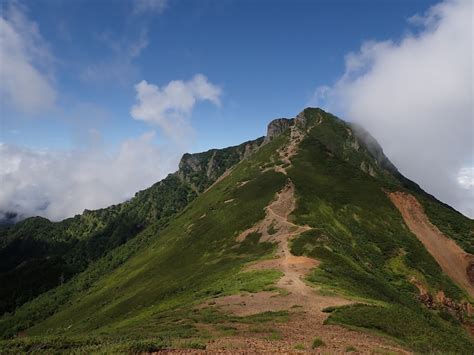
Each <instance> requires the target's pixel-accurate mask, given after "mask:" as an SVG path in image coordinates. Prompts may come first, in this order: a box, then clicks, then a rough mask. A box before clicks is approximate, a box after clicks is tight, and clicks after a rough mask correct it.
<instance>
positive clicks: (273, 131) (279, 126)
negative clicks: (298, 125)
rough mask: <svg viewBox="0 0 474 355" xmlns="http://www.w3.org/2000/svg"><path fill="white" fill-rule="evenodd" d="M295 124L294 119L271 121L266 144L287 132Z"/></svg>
mask: <svg viewBox="0 0 474 355" xmlns="http://www.w3.org/2000/svg"><path fill="white" fill-rule="evenodd" d="M294 124H295V119H294V118H277V119H274V120H273V121H271V122H270V123H269V124H268V126H267V135H266V136H265V140H264V142H263V143H264V144H265V143H268V142H270V141H271V140H272V139H273V138H274V137H276V136H278V135H280V134H281V133H283V132H284V131H286V130H287V129H288V128H289V127H291V126H293V125H294Z"/></svg>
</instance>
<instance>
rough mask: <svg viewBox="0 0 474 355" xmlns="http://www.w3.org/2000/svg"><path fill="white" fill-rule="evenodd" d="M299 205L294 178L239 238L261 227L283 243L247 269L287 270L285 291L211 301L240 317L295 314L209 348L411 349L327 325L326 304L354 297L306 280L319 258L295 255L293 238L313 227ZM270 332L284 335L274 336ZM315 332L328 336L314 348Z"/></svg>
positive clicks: (290, 350)
mask: <svg viewBox="0 0 474 355" xmlns="http://www.w3.org/2000/svg"><path fill="white" fill-rule="evenodd" d="M294 207H295V199H294V186H293V184H292V183H291V182H289V183H288V184H287V185H286V186H285V187H284V188H283V190H282V191H281V192H280V193H278V194H277V197H276V199H275V200H274V201H273V202H272V203H271V204H270V205H269V206H268V207H267V208H266V216H265V218H264V219H263V220H262V221H260V222H259V223H257V224H256V225H255V226H253V227H252V228H250V229H249V230H247V231H245V232H243V233H241V234H240V235H239V236H238V237H237V239H238V240H240V241H242V240H244V239H245V237H246V236H247V235H248V234H249V233H251V232H259V233H262V237H261V241H271V242H275V243H278V249H277V253H276V257H275V258H274V259H270V260H263V261H260V262H257V263H253V264H250V265H248V267H247V270H262V269H277V270H280V271H282V272H283V274H284V276H283V277H282V278H281V279H280V280H279V281H278V283H277V286H278V288H280V289H281V290H282V291H281V292H278V291H272V292H270V291H265V292H259V293H254V294H239V295H231V296H226V297H221V298H217V299H213V300H212V302H210V303H209V304H208V306H213V307H217V308H218V309H220V310H222V311H224V312H228V313H231V314H234V315H237V316H249V315H254V314H259V313H263V312H267V311H273V312H274V311H283V310H286V311H288V312H289V315H290V316H289V320H288V321H287V322H268V323H264V324H262V325H261V327H264V328H265V329H267V331H266V332H265V331H263V332H257V331H255V330H252V328H251V327H250V326H243V328H242V326H241V327H240V328H242V329H239V332H238V334H237V335H233V336H224V337H218V338H217V339H214V340H212V341H211V342H209V343H208V344H207V350H206V352H209V353H215V352H218V353H221V352H227V351H228V352H229V353H240V354H247V353H261V352H266V353H296V350H295V349H294V347H295V345H296V344H302V345H303V346H304V347H305V349H306V351H312V352H324V353H335V352H338V353H340V352H344V351H345V349H346V348H348V347H355V348H356V349H357V350H358V351H359V352H363V353H369V352H379V351H380V352H383V353H387V352H395V353H408V352H407V351H406V350H404V349H402V348H400V347H398V346H396V345H393V344H391V343H390V342H389V341H388V340H385V339H383V338H380V337H377V336H375V335H372V334H367V333H363V332H359V331H354V330H349V329H347V328H344V327H342V326H337V325H324V321H325V320H326V318H327V317H328V314H327V313H324V312H323V310H324V309H325V308H327V307H334V306H336V307H337V306H343V305H347V304H351V303H352V302H351V301H350V300H347V299H344V298H342V297H339V296H326V295H322V294H319V293H318V292H317V291H316V290H315V289H313V288H312V287H310V286H309V285H307V284H306V283H305V281H304V280H303V278H304V277H305V276H306V275H307V274H308V273H309V272H310V271H311V269H313V268H314V267H317V266H318V264H319V263H318V261H317V260H314V259H311V258H307V257H304V256H295V255H292V254H291V252H290V249H289V245H288V243H289V241H290V240H291V239H292V238H293V237H295V236H297V235H298V234H300V233H302V232H304V231H306V230H308V229H310V227H308V226H298V225H295V224H294V223H292V222H290V221H289V220H288V216H289V214H290V213H291V212H292V211H293V209H294ZM269 226H273V229H275V230H276V232H275V233H272V234H270V233H268V227H269ZM245 327H247V329H246V328H245ZM265 329H264V330H265ZM270 330H271V331H270ZM269 332H272V334H277V335H278V336H276V338H273V339H272V338H269ZM315 337H319V338H320V339H322V340H323V341H324V343H325V346H324V347H321V348H318V349H314V350H312V349H311V344H312V341H313V339H314V338H315Z"/></svg>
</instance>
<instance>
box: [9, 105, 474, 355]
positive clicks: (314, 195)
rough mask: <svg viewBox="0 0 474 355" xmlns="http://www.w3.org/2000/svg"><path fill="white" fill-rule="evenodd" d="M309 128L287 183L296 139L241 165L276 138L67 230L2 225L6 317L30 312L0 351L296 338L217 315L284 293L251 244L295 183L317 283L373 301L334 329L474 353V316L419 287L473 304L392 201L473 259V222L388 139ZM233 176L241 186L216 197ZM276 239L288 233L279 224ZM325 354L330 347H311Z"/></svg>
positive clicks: (201, 162)
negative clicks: (287, 155) (288, 147)
mask: <svg viewBox="0 0 474 355" xmlns="http://www.w3.org/2000/svg"><path fill="white" fill-rule="evenodd" d="M305 116H306V121H305V122H304V123H303V124H304V125H305V126H306V128H308V127H310V126H311V125H312V124H313V123H315V122H320V119H321V118H322V120H321V122H320V123H319V124H318V125H317V126H316V127H315V128H313V129H311V130H310V131H309V133H308V134H307V136H306V137H305V138H304V139H303V141H302V142H301V144H300V148H299V151H298V154H297V155H296V156H294V157H293V158H292V166H288V165H286V167H287V173H288V176H286V175H285V174H282V173H278V172H275V171H274V170H272V169H268V170H265V169H266V168H270V167H272V166H274V165H275V164H278V163H280V164H281V161H279V155H278V153H277V149H278V148H279V147H280V146H281V145H282V144H284V143H285V142H287V140H288V137H289V134H288V132H285V133H283V134H281V135H280V136H277V137H275V138H274V139H272V140H271V142H270V143H268V144H266V145H265V146H262V147H261V148H260V149H258V150H257V151H256V152H255V153H253V154H252V155H251V156H250V157H248V159H243V160H242V158H243V156H244V155H245V152H246V151H248V149H251V150H252V149H253V148H255V147H256V145H258V144H260V143H259V142H261V140H260V141H258V140H257V141H253V142H247V143H245V144H242V145H240V146H237V147H231V148H228V149H224V150H211V151H208V152H205V153H199V154H194V155H185V156H184V157H183V160H182V162H181V164H180V171H179V172H178V173H177V174H174V175H170V176H168V178H166V179H164V180H163V181H162V182H160V183H157V184H155V185H154V186H152V187H151V188H150V189H147V190H144V191H141V192H139V193H137V194H136V196H135V197H134V198H133V199H131V200H130V201H128V202H126V203H124V204H120V205H116V206H112V207H110V208H108V209H103V210H99V211H87V212H85V213H84V214H82V215H80V216H76V217H74V218H72V219H68V220H65V221H63V222H60V223H52V222H50V221H48V220H45V219H42V218H33V219H28V220H26V221H24V222H22V223H20V224H18V225H15V226H7V227H1V228H0V243H2V244H1V245H0V282H1V284H2V285H4V284H7V285H9V287H8V288H5V289H2V290H1V291H0V292H1V293H0V296H1V297H0V299H1V300H2V301H1V302H3V303H0V307H3V308H2V309H4V310H9V311H12V310H13V309H15V308H16V310H15V312H11V313H5V314H4V315H3V316H2V317H1V318H0V334H1V336H2V337H3V338H12V337H14V336H15V335H17V334H18V333H21V332H25V333H26V335H28V336H27V337H24V338H23V337H19V338H15V339H10V340H4V341H2V342H0V352H1V353H18V352H34V353H41V352H44V353H55V352H64V351H65V352H68V351H70V352H73V351H77V352H85V353H94V352H98V351H100V352H110V353H117V352H119V353H120V352H126V353H140V352H151V351H157V350H159V349H165V348H168V347H173V348H176V347H186V348H193V349H205V344H206V342H207V341H208V340H209V339H210V338H211V337H212V336H213V335H211V334H214V333H212V332H209V331H206V330H204V329H206V326H207V328H209V326H210V325H212V326H213V327H214V330H215V332H216V333H219V334H223V335H233V334H236V333H237V332H240V331H241V330H238V329H241V327H242V325H246V326H245V327H247V328H248V329H253V330H254V331H255V332H256V333H262V334H261V336H262V337H265V338H267V339H270V340H279V339H281V334H280V333H279V332H278V331H277V330H275V329H273V328H271V327H268V325H269V324H273V323H275V322H287V321H288V319H289V316H290V315H289V313H288V312H287V311H280V312H264V313H260V314H255V315H251V316H247V317H237V316H233V315H230V314H226V313H223V312H220V311H218V310H217V309H216V308H215V307H211V305H213V304H216V301H215V300H214V299H215V298H218V297H222V296H226V295H231V294H238V293H243V294H244V296H243V297H242V300H243V301H245V295H246V294H247V293H254V292H259V291H262V290H275V284H276V282H277V280H278V279H279V278H280V277H281V276H282V274H281V273H280V272H279V271H275V270H258V271H244V266H245V265H246V264H248V263H250V262H255V261H257V260H261V259H264V258H269V257H271V256H272V255H273V253H274V251H275V245H274V244H272V243H268V242H264V243H260V242H259V240H260V237H261V235H260V234H259V233H250V234H249V235H247V236H246V238H245V240H244V241H243V242H241V243H239V242H237V241H236V237H237V236H238V235H239V234H240V233H241V232H242V231H245V230H247V229H248V228H250V227H251V226H253V225H254V224H255V223H256V222H258V221H259V220H261V219H262V218H263V217H264V216H265V210H264V208H265V207H266V206H267V205H268V204H269V203H270V202H271V201H272V199H273V198H274V196H275V193H276V192H278V191H280V190H281V189H282V187H283V186H285V185H286V184H287V182H288V178H290V179H291V181H292V182H293V183H294V185H295V193H296V198H297V208H296V210H295V211H294V212H293V214H292V216H290V217H291V219H292V221H294V223H296V224H299V225H308V226H310V227H312V229H311V230H309V231H307V232H305V233H302V234H301V235H299V236H298V237H297V238H295V239H294V240H293V241H292V245H291V251H292V253H293V254H295V255H306V256H308V257H313V258H316V259H318V260H319V261H320V262H321V264H320V266H319V267H318V268H317V269H315V270H314V271H313V272H312V273H311V274H310V275H309V276H308V281H309V282H310V283H313V284H315V285H318V286H319V287H321V290H322V291H321V292H327V293H331V292H332V293H340V294H343V295H346V296H347V297H351V298H352V299H355V300H361V301H363V302H364V304H357V305H351V306H345V307H340V308H335V307H330V308H327V309H325V311H326V312H328V313H329V318H328V319H327V323H328V324H342V325H346V326H349V327H354V328H360V329H367V330H370V331H373V332H377V333H380V334H383V335H385V336H389V337H392V338H393V339H395V340H397V341H399V342H401V343H402V344H403V345H405V346H407V347H409V348H411V349H413V350H415V351H419V352H456V353H472V352H473V351H474V344H473V342H472V339H471V338H470V337H469V335H468V334H467V332H466V331H465V330H464V328H463V326H462V325H461V322H460V319H461V318H462V317H460V316H459V314H454V313H453V312H452V311H451V310H450V309H444V308H442V309H437V310H429V309H427V308H426V307H425V306H423V305H422V304H421V303H420V301H419V300H418V289H417V288H416V286H415V285H414V284H413V283H412V282H411V281H410V280H411V279H412V278H415V279H416V280H417V282H419V283H420V284H421V285H423V287H424V288H425V289H426V290H427V291H428V292H430V293H431V294H433V295H434V294H436V293H437V292H438V291H443V292H444V293H445V295H446V296H447V297H449V298H450V299H451V300H452V301H453V302H455V303H461V302H466V301H467V302H469V301H471V300H469V298H468V297H467V295H466V294H465V292H464V291H463V290H461V289H460V288H459V287H457V286H456V285H455V284H454V283H453V282H452V281H451V280H450V279H449V278H448V277H447V276H446V275H444V274H443V273H442V271H441V269H440V267H439V266H438V264H437V263H436V262H435V260H434V259H433V258H432V257H431V255H430V254H429V253H428V252H427V251H426V250H425V248H424V247H423V245H422V244H421V243H420V242H419V241H418V239H417V238H416V237H415V236H414V235H412V234H411V233H410V232H409V231H408V229H407V228H406V227H405V226H404V223H403V219H402V217H401V215H400V213H399V212H398V210H397V209H396V208H395V207H394V206H393V204H392V203H391V202H390V200H389V199H388V198H387V196H386V193H385V192H384V191H387V190H388V191H391V190H394V189H397V190H405V191H409V192H411V193H413V194H415V195H416V196H417V198H418V199H419V200H420V202H421V203H422V204H423V206H424V208H425V210H426V212H427V214H428V216H429V217H430V219H431V220H432V221H433V223H434V224H436V225H437V226H438V228H440V229H441V230H442V231H443V232H444V233H446V234H447V235H449V236H450V237H451V238H453V239H454V240H456V241H457V242H458V243H459V244H460V245H461V246H463V247H464V248H465V249H466V250H467V251H470V250H472V248H473V244H472V243H473V242H472V240H473V238H472V235H473V234H472V233H473V232H472V231H473V224H472V221H471V220H469V219H466V218H464V217H463V216H462V215H460V214H457V213H456V212H455V211H453V210H451V209H450V208H449V207H446V206H444V205H442V204H440V203H438V202H437V201H436V200H434V199H433V198H431V197H429V196H428V195H427V194H424V193H423V192H422V191H421V189H419V187H416V184H414V183H412V182H410V181H409V180H408V179H405V178H403V177H402V176H401V175H400V174H399V173H398V172H396V169H395V168H394V167H393V166H391V165H390V162H389V161H388V160H387V159H386V158H385V156H384V155H383V153H382V152H381V149H380V147H379V146H378V145H377V144H376V142H374V141H372V142H369V143H367V144H362V143H360V142H359V141H358V140H357V139H356V136H355V133H354V132H353V131H352V130H351V129H352V126H350V125H348V124H346V123H344V122H343V121H341V120H339V119H337V118H335V117H334V116H332V115H329V114H327V113H325V112H324V111H322V110H318V109H307V110H305ZM248 147H250V148H248ZM231 166H233V170H232V173H231V174H229V175H228V176H226V177H225V178H223V179H222V180H221V181H219V182H218V183H216V184H215V185H213V186H212V187H211V188H209V187H210V186H211V185H212V183H213V182H214V181H215V180H216V179H217V178H218V177H219V176H220V175H221V174H222V173H223V172H224V171H225V170H226V169H228V168H229V167H231ZM243 182H245V184H243ZM208 188H209V189H208ZM203 191H205V193H201V192H203ZM229 200H232V203H226V201H227V202H228V201H229ZM267 232H268V233H269V234H274V233H276V232H277V231H276V229H275V226H274V225H270V226H269V228H268V230H267ZM71 250H73V251H71ZM22 258H23V259H22ZM35 271H36V272H37V274H36V278H35ZM38 273H39V275H40V276H41V277H38ZM38 279H41V283H38V281H37V280H38ZM16 280H18V283H16ZM20 280H21V282H20ZM32 290H35V291H32ZM38 294H40V295H39V296H38ZM12 295H16V296H14V297H13V296H12ZM29 300H30V301H29ZM27 301H29V302H27ZM298 307H301V306H298V305H294V306H293V307H292V308H298ZM387 320H390V321H389V322H388V321H387ZM461 320H462V319H461ZM203 325H205V326H203ZM237 325H239V326H237ZM247 328H246V329H247ZM211 329H212V328H211ZM21 334H22V335H23V333H21ZM85 334H87V337H86V336H85ZM324 345H325V344H324V342H323V341H322V340H321V339H319V338H315V339H314V341H313V343H312V346H311V347H312V348H313V349H315V348H318V347H322V346H324ZM304 348H305V347H304V345H303V344H296V345H295V349H297V350H300V349H301V350H303V349H304ZM346 351H356V349H355V348H353V347H348V348H347V349H346Z"/></svg>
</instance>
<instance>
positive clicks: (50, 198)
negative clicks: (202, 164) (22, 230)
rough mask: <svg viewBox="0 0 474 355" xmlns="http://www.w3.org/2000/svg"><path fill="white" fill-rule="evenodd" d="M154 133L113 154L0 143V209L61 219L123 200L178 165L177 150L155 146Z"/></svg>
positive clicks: (149, 133)
mask: <svg viewBox="0 0 474 355" xmlns="http://www.w3.org/2000/svg"><path fill="white" fill-rule="evenodd" d="M92 133H94V134H96V133H97V132H92ZM153 137H154V132H148V133H146V134H144V135H142V136H140V137H137V138H133V139H128V140H126V141H124V142H122V144H121V145H120V148H119V149H118V151H116V152H114V153H108V152H105V151H104V150H100V149H91V150H81V151H67V152H62V151H52V150H42V151H38V150H32V149H28V148H21V147H17V146H13V145H7V144H0V185H1V186H2V188H1V189H0V211H3V212H7V211H14V212H20V213H21V214H22V215H24V216H31V215H41V216H44V217H48V218H50V219H53V220H60V219H63V218H65V217H69V216H72V215H75V214H77V213H81V212H82V211H83V210H84V209H86V208H87V209H96V208H102V207H106V206H109V205H111V204H114V203H119V202H122V201H124V200H125V199H127V198H130V197H131V196H133V195H134V193H135V192H137V191H138V190H140V189H144V188H147V187H149V186H151V185H152V184H153V183H155V182H156V181H159V180H160V179H162V178H163V177H164V176H165V175H166V174H167V173H169V172H170V171H172V170H174V169H175V168H176V166H177V163H178V161H179V157H180V154H179V153H178V152H176V151H173V150H171V149H167V148H164V147H160V146H157V145H155V144H154V143H153V142H152V140H153Z"/></svg>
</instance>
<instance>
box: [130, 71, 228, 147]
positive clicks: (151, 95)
mask: <svg viewBox="0 0 474 355" xmlns="http://www.w3.org/2000/svg"><path fill="white" fill-rule="evenodd" d="M135 90H136V92H137V95H136V99H137V101H138V102H137V104H135V105H134V106H133V107H132V109H131V112H130V113H131V115H132V117H133V118H134V119H136V120H141V121H145V122H147V123H150V124H154V125H158V126H159V127H160V128H161V129H162V130H163V131H164V132H165V134H166V135H168V136H170V137H172V138H173V139H174V140H175V141H177V142H181V141H182V140H183V139H184V138H185V137H188V135H189V134H190V132H192V129H191V126H190V124H189V121H188V117H189V115H190V114H191V112H192V109H193V107H194V105H195V104H196V102H198V101H210V102H212V103H214V104H215V105H219V104H220V101H219V96H220V95H221V89H220V88H219V87H217V86H216V85H214V84H212V83H210V82H209V81H208V80H207V78H206V77H205V76H204V75H202V74H197V75H195V76H194V77H193V78H192V79H191V80H189V81H181V80H174V81H170V82H169V83H168V84H166V85H165V86H164V87H163V88H160V87H158V86H156V85H153V84H149V83H148V82H146V81H145V80H143V81H141V82H140V83H138V84H137V85H135Z"/></svg>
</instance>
